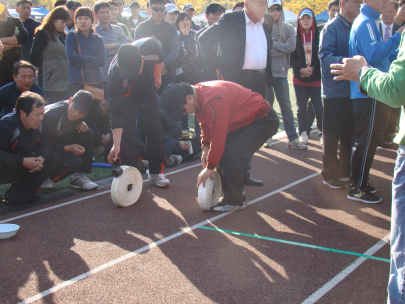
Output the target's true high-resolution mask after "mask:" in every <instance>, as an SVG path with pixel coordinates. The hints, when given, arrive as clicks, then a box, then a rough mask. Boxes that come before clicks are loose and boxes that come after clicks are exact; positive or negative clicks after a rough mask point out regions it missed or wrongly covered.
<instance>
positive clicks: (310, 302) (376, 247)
mask: <svg viewBox="0 0 405 304" xmlns="http://www.w3.org/2000/svg"><path fill="white" fill-rule="evenodd" d="M389 240H390V234H387V235H386V236H385V237H383V238H382V239H381V240H380V241H379V242H378V243H376V244H375V245H374V246H373V247H371V248H370V249H368V250H367V251H366V252H364V254H365V255H373V254H374V253H376V252H377V251H378V250H380V249H381V248H382V247H384V246H385V245H386V244H388V242H389ZM365 261H367V259H366V258H365V257H360V258H357V259H356V260H355V261H354V262H353V263H351V264H350V265H349V266H347V267H346V268H345V269H343V270H342V271H341V272H339V273H338V274H337V275H336V276H335V277H333V278H332V279H331V280H330V281H329V282H327V283H326V284H325V285H323V286H322V287H321V288H319V289H318V290H317V291H315V292H314V293H313V294H312V295H311V296H310V297H309V298H307V299H306V300H305V301H304V302H302V303H301V304H313V303H315V302H316V301H318V300H319V299H320V298H322V297H323V296H324V295H325V294H326V293H328V292H329V291H330V290H332V289H333V288H334V287H335V286H336V285H337V284H339V283H340V282H341V281H343V279H345V278H346V277H347V276H349V275H350V274H351V273H352V272H353V271H355V270H356V269H357V267H359V266H360V265H361V264H363V263H364V262H365Z"/></svg>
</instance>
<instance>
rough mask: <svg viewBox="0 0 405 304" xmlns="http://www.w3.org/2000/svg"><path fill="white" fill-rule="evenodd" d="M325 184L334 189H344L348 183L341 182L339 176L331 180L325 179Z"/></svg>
mask: <svg viewBox="0 0 405 304" xmlns="http://www.w3.org/2000/svg"><path fill="white" fill-rule="evenodd" d="M323 184H324V185H327V186H329V188H332V189H343V188H344V187H345V186H346V185H345V183H343V182H341V180H340V179H339V178H337V179H331V180H328V181H326V180H323Z"/></svg>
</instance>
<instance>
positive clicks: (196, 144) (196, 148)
mask: <svg viewBox="0 0 405 304" xmlns="http://www.w3.org/2000/svg"><path fill="white" fill-rule="evenodd" d="M184 141H189V142H191V146H192V147H193V153H191V154H190V153H189V151H185V150H182V149H180V146H179V145H178V144H177V146H176V149H174V151H173V154H174V155H181V157H182V158H183V161H188V160H191V159H193V158H194V157H195V156H196V155H197V154H198V153H200V152H201V138H197V137H195V138H191V139H187V140H184ZM177 142H178V141H177Z"/></svg>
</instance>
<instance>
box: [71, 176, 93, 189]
mask: <svg viewBox="0 0 405 304" xmlns="http://www.w3.org/2000/svg"><path fill="white" fill-rule="evenodd" d="M69 187H70V188H75V189H83V190H93V189H96V188H97V187H98V185H97V184H96V183H93V182H92V181H91V180H89V179H88V178H87V177H86V176H84V175H83V174H81V173H76V174H73V175H72V176H71V177H70V185H69Z"/></svg>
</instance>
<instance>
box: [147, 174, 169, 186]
mask: <svg viewBox="0 0 405 304" xmlns="http://www.w3.org/2000/svg"><path fill="white" fill-rule="evenodd" d="M147 173H148V178H150V179H152V180H154V181H155V183H156V186H158V187H162V188H164V187H169V186H170V181H169V179H168V178H166V176H165V175H164V174H163V173H160V174H149V172H147Z"/></svg>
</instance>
